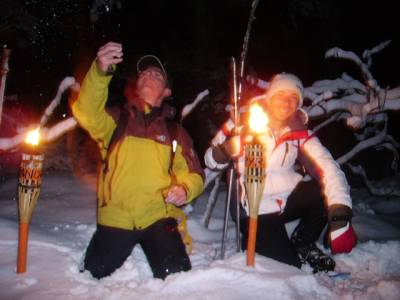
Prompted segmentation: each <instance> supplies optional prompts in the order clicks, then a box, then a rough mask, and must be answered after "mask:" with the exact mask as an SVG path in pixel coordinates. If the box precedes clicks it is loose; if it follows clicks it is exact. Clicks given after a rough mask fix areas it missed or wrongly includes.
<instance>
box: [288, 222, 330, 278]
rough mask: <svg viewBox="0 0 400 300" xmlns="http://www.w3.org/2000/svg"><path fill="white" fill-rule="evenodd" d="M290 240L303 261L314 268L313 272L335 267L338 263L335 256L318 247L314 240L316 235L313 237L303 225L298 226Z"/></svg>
mask: <svg viewBox="0 0 400 300" xmlns="http://www.w3.org/2000/svg"><path fill="white" fill-rule="evenodd" d="M290 240H291V242H292V243H293V245H294V246H295V248H296V251H297V254H298V255H299V257H300V260H301V262H302V263H303V264H304V263H308V264H309V265H310V266H311V268H313V273H317V272H322V271H324V272H328V271H333V270H334V269H335V265H336V263H335V261H334V260H333V258H332V257H330V256H329V255H327V254H325V253H324V252H322V250H321V249H319V248H318V247H317V245H316V244H315V242H313V241H315V237H312V236H311V235H310V232H307V231H305V230H304V228H302V226H299V227H297V228H296V230H295V231H294V232H293V234H292V237H291V239H290Z"/></svg>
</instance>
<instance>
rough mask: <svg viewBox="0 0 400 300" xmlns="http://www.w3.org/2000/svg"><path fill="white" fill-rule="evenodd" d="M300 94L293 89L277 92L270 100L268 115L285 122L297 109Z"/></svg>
mask: <svg viewBox="0 0 400 300" xmlns="http://www.w3.org/2000/svg"><path fill="white" fill-rule="evenodd" d="M298 105H299V96H298V94H297V93H296V92H293V91H291V90H283V91H278V92H277V93H275V94H274V95H273V96H272V97H271V99H270V101H269V102H268V105H267V107H268V115H269V117H270V118H271V119H273V120H274V121H278V122H284V121H286V120H287V119H289V117H290V116H291V115H292V114H293V113H294V112H295V111H296V110H297V107H298Z"/></svg>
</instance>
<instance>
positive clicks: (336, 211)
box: [328, 204, 353, 232]
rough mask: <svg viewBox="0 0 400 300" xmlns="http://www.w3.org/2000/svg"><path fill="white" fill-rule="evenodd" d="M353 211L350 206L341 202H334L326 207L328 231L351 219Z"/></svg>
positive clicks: (344, 224)
mask: <svg viewBox="0 0 400 300" xmlns="http://www.w3.org/2000/svg"><path fill="white" fill-rule="evenodd" d="M352 217H353V212H352V210H351V208H350V207H348V206H346V205H343V204H334V205H331V206H329V207H328V222H329V228H330V231H331V232H332V231H335V230H337V229H339V228H342V227H344V226H346V225H347V223H348V222H350V221H351V218H352Z"/></svg>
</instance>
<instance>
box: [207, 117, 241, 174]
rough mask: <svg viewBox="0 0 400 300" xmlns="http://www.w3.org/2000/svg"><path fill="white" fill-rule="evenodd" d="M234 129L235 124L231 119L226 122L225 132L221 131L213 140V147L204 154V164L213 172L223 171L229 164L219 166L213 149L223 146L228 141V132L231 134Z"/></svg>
mask: <svg viewBox="0 0 400 300" xmlns="http://www.w3.org/2000/svg"><path fill="white" fill-rule="evenodd" d="M233 127H234V123H233V121H232V120H231V119H229V120H228V121H226V122H225V124H224V125H223V128H224V130H222V129H220V130H219V131H218V132H217V134H216V135H215V136H214V138H213V139H212V140H211V146H210V147H209V148H208V149H207V151H206V153H205V154H204V163H205V164H206V166H207V167H208V168H210V169H211V170H223V169H225V168H226V167H227V166H228V165H229V163H226V164H219V163H217V162H216V161H215V159H214V157H213V147H215V146H218V145H221V144H223V143H224V142H225V140H226V132H230V131H231V130H232V129H233Z"/></svg>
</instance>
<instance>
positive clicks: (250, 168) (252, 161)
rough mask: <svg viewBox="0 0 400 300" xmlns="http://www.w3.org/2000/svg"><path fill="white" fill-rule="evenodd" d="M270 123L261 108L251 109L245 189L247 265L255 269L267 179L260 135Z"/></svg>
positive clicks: (263, 147)
mask: <svg viewBox="0 0 400 300" xmlns="http://www.w3.org/2000/svg"><path fill="white" fill-rule="evenodd" d="M267 122H268V119H267V116H266V114H265V113H264V112H263V110H262V108H261V107H260V106H252V107H251V108H250V119H249V128H250V131H251V132H252V133H253V140H252V142H251V143H249V144H247V145H245V148H244V149H245V189H246V194H247V200H248V203H249V231H248V240H247V265H248V266H252V267H254V261H255V250H256V240H257V220H258V210H259V206H260V201H261V197H262V195H263V192H264V186H265V179H266V166H267V163H266V149H265V146H264V144H263V143H262V142H261V141H260V140H259V138H258V133H260V132H262V131H263V130H265V127H266V124H267Z"/></svg>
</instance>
